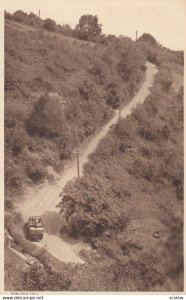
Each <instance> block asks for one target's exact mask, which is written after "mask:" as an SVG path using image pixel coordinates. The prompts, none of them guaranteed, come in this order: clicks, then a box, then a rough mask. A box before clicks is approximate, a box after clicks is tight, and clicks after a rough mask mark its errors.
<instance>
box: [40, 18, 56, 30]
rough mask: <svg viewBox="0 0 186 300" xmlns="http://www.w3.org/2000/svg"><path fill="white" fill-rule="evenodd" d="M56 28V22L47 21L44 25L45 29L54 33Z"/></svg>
mask: <svg viewBox="0 0 186 300" xmlns="http://www.w3.org/2000/svg"><path fill="white" fill-rule="evenodd" d="M55 27H56V23H55V21H54V20H51V19H46V20H45V22H44V24H43V28H45V29H47V30H49V31H54V30H55Z"/></svg>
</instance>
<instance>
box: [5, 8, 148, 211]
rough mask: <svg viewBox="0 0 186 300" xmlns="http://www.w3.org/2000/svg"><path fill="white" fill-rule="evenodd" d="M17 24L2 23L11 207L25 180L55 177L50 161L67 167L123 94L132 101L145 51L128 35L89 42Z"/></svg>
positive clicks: (8, 202)
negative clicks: (76, 150) (107, 42)
mask: <svg viewBox="0 0 186 300" xmlns="http://www.w3.org/2000/svg"><path fill="white" fill-rule="evenodd" d="M20 15H21V16H22V18H23V17H24V18H26V19H28V15H27V14H25V13H22V12H20V11H18V12H17V13H15V15H13V16H14V17H15V16H17V18H19V17H20ZM13 16H12V17H13ZM21 20H22V19H21ZM48 22H49V21H48ZM50 23H51V22H50ZM17 24H18V23H17ZM16 26H17V25H15V23H11V24H10V23H7V24H6V26H5V162H6V163H5V186H6V205H7V208H8V207H9V208H10V207H11V204H12V198H15V197H16V195H18V196H19V197H20V195H21V193H22V187H23V186H24V185H25V184H27V185H28V184H32V183H34V184H37V183H42V182H43V181H44V180H51V175H50V174H48V172H47V170H46V168H47V166H52V167H53V168H54V170H55V171H56V172H58V171H60V170H62V168H63V165H64V162H65V160H66V159H69V158H70V157H71V153H72V150H73V149H74V148H75V147H76V146H77V143H81V142H82V141H83V140H84V139H85V138H86V137H88V136H90V135H91V134H93V133H94V132H95V131H96V130H97V129H98V128H100V126H102V125H103V124H104V123H105V122H106V121H107V120H108V119H109V117H110V116H111V115H112V112H113V108H117V107H118V97H119V93H120V92H122V93H123V98H122V103H123V104H124V103H127V102H128V101H129V99H130V97H131V96H132V95H133V94H134V89H132V87H134V86H135V88H136V89H137V88H138V85H139V83H140V80H142V79H143V74H144V69H145V67H144V64H145V56H144V55H143V52H142V51H140V50H139V49H137V47H136V46H135V43H134V42H132V41H131V40H130V39H128V38H126V39H125V38H122V39H121V40H119V41H117V44H115V42H114V41H111V42H110V44H109V45H100V44H94V45H92V44H91V43H88V42H87V43H86V44H84V42H82V41H79V40H76V39H64V38H62V36H61V35H53V33H50V32H49V31H44V30H38V29H35V28H34V27H31V28H32V30H31V29H30V27H29V28H28V27H27V26H25V25H23V27H18V28H17V27H16ZM19 28H22V29H21V30H19ZM48 29H49V28H48ZM50 30H51V28H50ZM124 53H125V58H124ZM127 53H130V54H127ZM127 55H128V56H127ZM134 62H136V65H135V66H134ZM126 64H127V66H126ZM120 65H121V66H120ZM125 68H127V72H128V74H130V76H129V77H128V78H127V79H125V78H124V75H123V74H124V72H125ZM98 108H99V109H98Z"/></svg>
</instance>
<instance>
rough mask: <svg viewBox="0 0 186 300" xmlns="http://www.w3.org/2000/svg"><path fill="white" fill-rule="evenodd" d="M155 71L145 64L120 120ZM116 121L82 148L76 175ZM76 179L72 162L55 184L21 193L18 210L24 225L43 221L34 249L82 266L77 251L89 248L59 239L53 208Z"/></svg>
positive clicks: (145, 92) (141, 95) (58, 222)
mask: <svg viewBox="0 0 186 300" xmlns="http://www.w3.org/2000/svg"><path fill="white" fill-rule="evenodd" d="M157 72H158V70H157V68H156V67H155V66H154V65H153V64H151V63H149V62H147V70H146V78H145V80H144V82H143V84H142V86H141V88H140V90H139V91H138V92H137V93H136V95H135V96H134V97H133V98H132V100H131V101H130V102H129V103H128V104H127V105H126V106H125V107H123V108H122V111H121V117H122V118H125V117H126V116H127V115H129V114H130V113H131V111H132V110H133V109H134V108H135V107H136V105H137V104H141V103H143V102H144V101H145V99H146V97H147V95H148V94H149V88H150V87H151V86H152V85H153V78H154V75H155V74H156V73H157ZM117 120H118V111H116V112H115V115H114V116H113V118H112V119H111V120H110V121H109V122H108V123H107V124H106V125H105V126H104V127H103V128H102V129H101V130H100V132H99V133H98V134H96V135H95V136H94V137H93V138H92V140H91V141H90V142H89V143H88V145H87V146H86V147H85V148H84V149H82V151H81V154H80V157H79V160H80V175H82V174H83V166H84V164H85V163H86V162H87V160H88V157H89V155H90V154H91V153H93V152H94V151H95V149H96V147H97V145H98V143H99V141H100V140H101V139H102V138H103V137H104V136H105V135H106V133H107V132H108V131H109V129H110V126H112V125H113V124H115V123H116V122H117ZM75 177H77V165H76V160H75V161H73V162H72V164H71V165H70V166H68V167H67V168H66V169H65V170H64V172H63V173H62V174H61V176H60V179H59V180H57V182H56V183H55V185H51V184H49V183H46V184H43V185H42V186H39V187H36V188H33V189H31V190H30V191H28V192H27V193H25V196H24V201H22V202H20V203H19V204H18V210H19V211H20V212H21V214H22V216H23V219H24V221H25V222H27V221H28V218H29V216H31V215H41V216H42V218H43V220H44V227H45V231H46V233H45V234H44V238H43V240H42V241H41V242H40V243H37V245H38V246H40V247H44V248H46V249H47V250H48V251H49V252H50V253H51V254H52V255H53V256H55V257H56V258H58V259H59V260H60V261H63V262H75V263H84V262H83V260H82V259H81V258H80V257H79V251H80V250H81V249H89V246H88V245H86V244H84V243H83V242H81V241H77V240H70V239H68V240H64V238H62V237H60V234H59V231H60V225H61V222H62V218H63V217H62V216H60V215H59V213H58V209H57V208H56V205H57V204H58V203H59V202H60V197H59V194H60V193H61V191H62V190H63V188H64V186H65V185H66V183H67V182H68V181H69V180H71V179H73V178H75Z"/></svg>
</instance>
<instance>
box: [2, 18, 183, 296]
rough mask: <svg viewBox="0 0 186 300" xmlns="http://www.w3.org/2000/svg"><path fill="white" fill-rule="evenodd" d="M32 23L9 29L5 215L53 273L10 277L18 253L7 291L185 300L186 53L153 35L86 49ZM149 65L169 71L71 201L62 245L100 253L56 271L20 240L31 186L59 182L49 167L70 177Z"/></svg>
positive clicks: (69, 192) (65, 202)
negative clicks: (21, 209) (67, 169)
mask: <svg viewBox="0 0 186 300" xmlns="http://www.w3.org/2000/svg"><path fill="white" fill-rule="evenodd" d="M27 17H28V16H27ZM27 17H26V24H30V25H25V24H23V23H25V21H23V22H22V21H21V22H20V21H19V22H16V21H15V18H14V20H13V21H12V20H6V22H5V209H6V211H8V210H9V211H10V210H11V212H12V215H9V214H7V216H6V220H5V227H6V229H7V230H8V231H9V233H10V234H11V235H12V236H13V237H14V240H15V241H14V245H13V246H14V248H16V249H18V250H20V251H22V252H24V251H26V252H27V253H30V254H32V255H33V256H35V257H36V258H37V259H38V260H40V262H41V263H42V265H39V267H38V265H37V264H34V265H33V266H32V267H29V268H26V269H25V268H24V269H22V270H21V271H20V273H19V278H18V276H17V275H16V276H11V277H10V274H11V275H12V274H16V272H17V268H15V266H14V265H13V264H11V263H10V262H9V257H10V258H11V261H15V260H16V259H15V257H13V255H12V254H10V253H9V252H8V251H9V250H7V251H6V264H5V275H6V276H5V279H6V282H5V283H6V289H7V290H15V289H18V290H21V289H23V287H24V289H25V290H56V291H57V290H65V291H67V290H69V291H79V290H81V291H152V290H158V291H159V290H164V291H165V290H169V291H173V290H174V291H181V290H182V288H183V249H182V245H183V235H182V231H183V89H182V88H181V86H182V85H183V83H182V79H183V59H182V58H183V57H182V54H183V53H177V52H173V51H171V50H169V49H166V48H163V47H162V46H161V45H159V44H158V43H157V42H156V41H155V40H154V39H153V38H152V37H151V36H150V35H145V36H143V37H142V38H141V39H139V40H138V41H137V42H136V43H135V42H133V41H132V40H130V39H129V38H126V37H123V36H121V37H119V38H116V37H115V36H112V35H110V36H108V37H105V42H104V43H101V42H98V40H97V42H94V43H93V42H87V41H81V40H78V39H74V38H72V37H67V36H64V35H63V33H62V32H60V34H59V30H55V31H53V32H49V31H47V30H45V29H44V28H43V27H42V26H36V25H37V24H35V23H34V24H32V20H31V21H30V18H31V17H32V15H30V16H29V22H27V21H28V18H27ZM34 18H35V17H34ZM34 20H35V19H34ZM32 25H34V26H32ZM58 29H59V27H58ZM63 29H64V28H63ZM67 35H68V34H67ZM69 35H70V36H73V34H72V31H71V33H70V34H69ZM146 59H148V60H150V61H151V62H153V63H155V64H157V65H158V67H159V74H158V75H157V76H156V80H155V85H154V87H153V88H152V89H151V93H150V95H149V96H148V98H147V99H146V101H145V103H144V104H143V105H142V106H139V107H138V108H137V109H136V110H135V111H134V112H133V114H132V115H131V116H129V117H127V119H125V120H122V121H121V122H120V123H119V124H117V125H115V126H113V128H112V129H111V131H110V132H109V133H108V134H107V136H106V137H105V138H104V139H103V140H102V141H101V143H100V144H99V146H98V149H97V151H96V152H95V153H94V154H92V155H91V158H90V161H89V162H88V163H87V165H86V167H85V174H84V176H83V177H82V178H81V179H80V180H76V181H73V182H70V183H69V184H68V185H67V186H66V188H65V195H63V196H62V199H61V203H60V205H61V207H62V211H63V213H64V215H65V216H66V219H67V222H66V224H61V225H62V233H64V232H65V233H68V234H69V235H73V236H78V235H79V236H81V238H83V239H85V240H86V241H87V242H89V243H90V245H91V246H92V250H91V251H90V252H88V253H87V252H85V251H82V253H81V255H82V256H83V257H84V259H85V260H86V261H87V264H86V265H85V266H74V265H65V264H62V263H59V262H56V260H55V259H54V258H53V257H52V256H50V255H49V253H47V251H45V250H44V251H43V250H38V249H37V247H36V246H35V245H33V244H31V243H30V242H28V241H27V240H25V238H23V237H22V236H21V235H20V232H21V228H22V220H21V216H20V215H18V214H15V213H14V203H15V202H16V200H17V199H19V198H21V196H22V194H23V193H24V190H25V187H26V186H33V185H35V184H40V183H42V182H44V181H46V180H47V181H49V182H51V181H54V179H55V178H54V177H53V175H51V173H50V172H49V168H48V167H50V168H52V170H54V172H53V173H54V174H55V172H60V171H61V170H62V169H63V167H64V165H65V163H66V161H67V160H69V159H70V158H71V156H72V150H73V149H74V148H75V147H76V146H77V145H79V144H81V143H83V142H84V141H86V139H87V138H89V137H90V136H91V135H92V134H94V133H95V132H96V131H97V130H98V129H99V128H100V127H101V126H102V125H103V124H104V123H106V122H107V120H108V119H109V118H110V117H111V115H112V114H113V111H114V109H117V108H118V105H119V97H120V95H121V92H122V95H123V97H122V105H124V104H126V103H127V102H128V101H129V100H130V99H131V97H132V96H133V95H134V93H135V92H136V90H137V89H138V88H139V86H140V82H141V81H142V80H143V79H144V72H145V61H146ZM50 170H51V169H50ZM64 211H65V212H64ZM6 245H7V244H5V246H6ZM175 253H176V255H175ZM18 265H19V266H20V268H22V262H20V261H19V262H18ZM9 277H10V281H9V280H8V278H9Z"/></svg>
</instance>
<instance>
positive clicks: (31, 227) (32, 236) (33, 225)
mask: <svg viewBox="0 0 186 300" xmlns="http://www.w3.org/2000/svg"><path fill="white" fill-rule="evenodd" d="M27 233H28V239H29V240H30V241H37V242H39V241H41V240H42V238H43V235H44V228H43V223H42V219H41V217H40V216H31V217H30V218H29V219H28V223H27Z"/></svg>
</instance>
